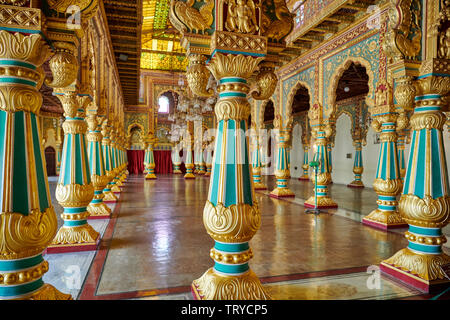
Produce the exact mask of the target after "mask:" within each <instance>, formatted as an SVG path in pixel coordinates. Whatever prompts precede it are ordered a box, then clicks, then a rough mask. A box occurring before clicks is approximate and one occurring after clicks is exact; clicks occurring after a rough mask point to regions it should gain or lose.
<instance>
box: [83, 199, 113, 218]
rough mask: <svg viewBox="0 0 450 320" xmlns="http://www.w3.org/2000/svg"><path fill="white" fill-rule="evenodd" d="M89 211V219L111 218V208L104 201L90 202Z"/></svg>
mask: <svg viewBox="0 0 450 320" xmlns="http://www.w3.org/2000/svg"><path fill="white" fill-rule="evenodd" d="M87 211H88V212H89V217H88V219H89V220H91V219H109V218H110V217H111V209H110V208H109V207H108V206H107V205H106V204H105V203H104V202H100V203H96V204H93V203H90V204H89V205H88V207H87Z"/></svg>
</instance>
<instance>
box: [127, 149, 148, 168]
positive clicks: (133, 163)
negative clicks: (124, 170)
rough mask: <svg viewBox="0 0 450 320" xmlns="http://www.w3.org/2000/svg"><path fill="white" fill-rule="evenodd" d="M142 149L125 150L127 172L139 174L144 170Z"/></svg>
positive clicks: (143, 152)
mask: <svg viewBox="0 0 450 320" xmlns="http://www.w3.org/2000/svg"><path fill="white" fill-rule="evenodd" d="M144 156H145V151H144V150H127V157H128V172H129V173H130V174H139V173H143V172H144Z"/></svg>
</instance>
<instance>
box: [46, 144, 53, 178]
mask: <svg viewBox="0 0 450 320" xmlns="http://www.w3.org/2000/svg"><path fill="white" fill-rule="evenodd" d="M44 153H45V162H46V166H47V176H49V177H52V176H56V151H55V149H54V148H53V147H47V148H45V151H44Z"/></svg>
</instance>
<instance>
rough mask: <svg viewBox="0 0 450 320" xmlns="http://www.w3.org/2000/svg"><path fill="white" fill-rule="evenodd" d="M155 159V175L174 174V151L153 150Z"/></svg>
mask: <svg viewBox="0 0 450 320" xmlns="http://www.w3.org/2000/svg"><path fill="white" fill-rule="evenodd" d="M153 156H154V157H155V173H156V174H158V173H172V172H173V170H172V151H171V150H153Z"/></svg>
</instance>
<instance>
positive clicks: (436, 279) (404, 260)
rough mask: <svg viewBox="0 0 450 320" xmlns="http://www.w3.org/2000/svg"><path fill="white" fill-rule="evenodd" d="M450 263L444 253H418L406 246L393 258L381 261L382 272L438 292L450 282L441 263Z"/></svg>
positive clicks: (410, 284) (426, 289)
mask: <svg viewBox="0 0 450 320" xmlns="http://www.w3.org/2000/svg"><path fill="white" fill-rule="evenodd" d="M446 263H450V257H449V256H448V255H446V254H444V253H441V254H438V255H426V254H417V253H414V252H412V251H411V250H409V249H408V248H404V249H402V250H400V251H398V252H397V253H396V254H395V255H393V256H392V257H391V258H389V259H387V260H385V261H383V262H381V264H380V269H381V272H383V273H385V274H387V275H389V276H391V277H393V278H395V279H396V280H398V281H400V282H403V283H404V284H406V285H409V286H412V287H414V288H416V289H418V290H420V291H422V292H426V293H437V292H440V291H442V290H444V289H446V288H448V286H449V284H450V280H448V279H446V278H445V277H444V274H443V272H442V270H441V268H440V266H441V265H444V264H446Z"/></svg>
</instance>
